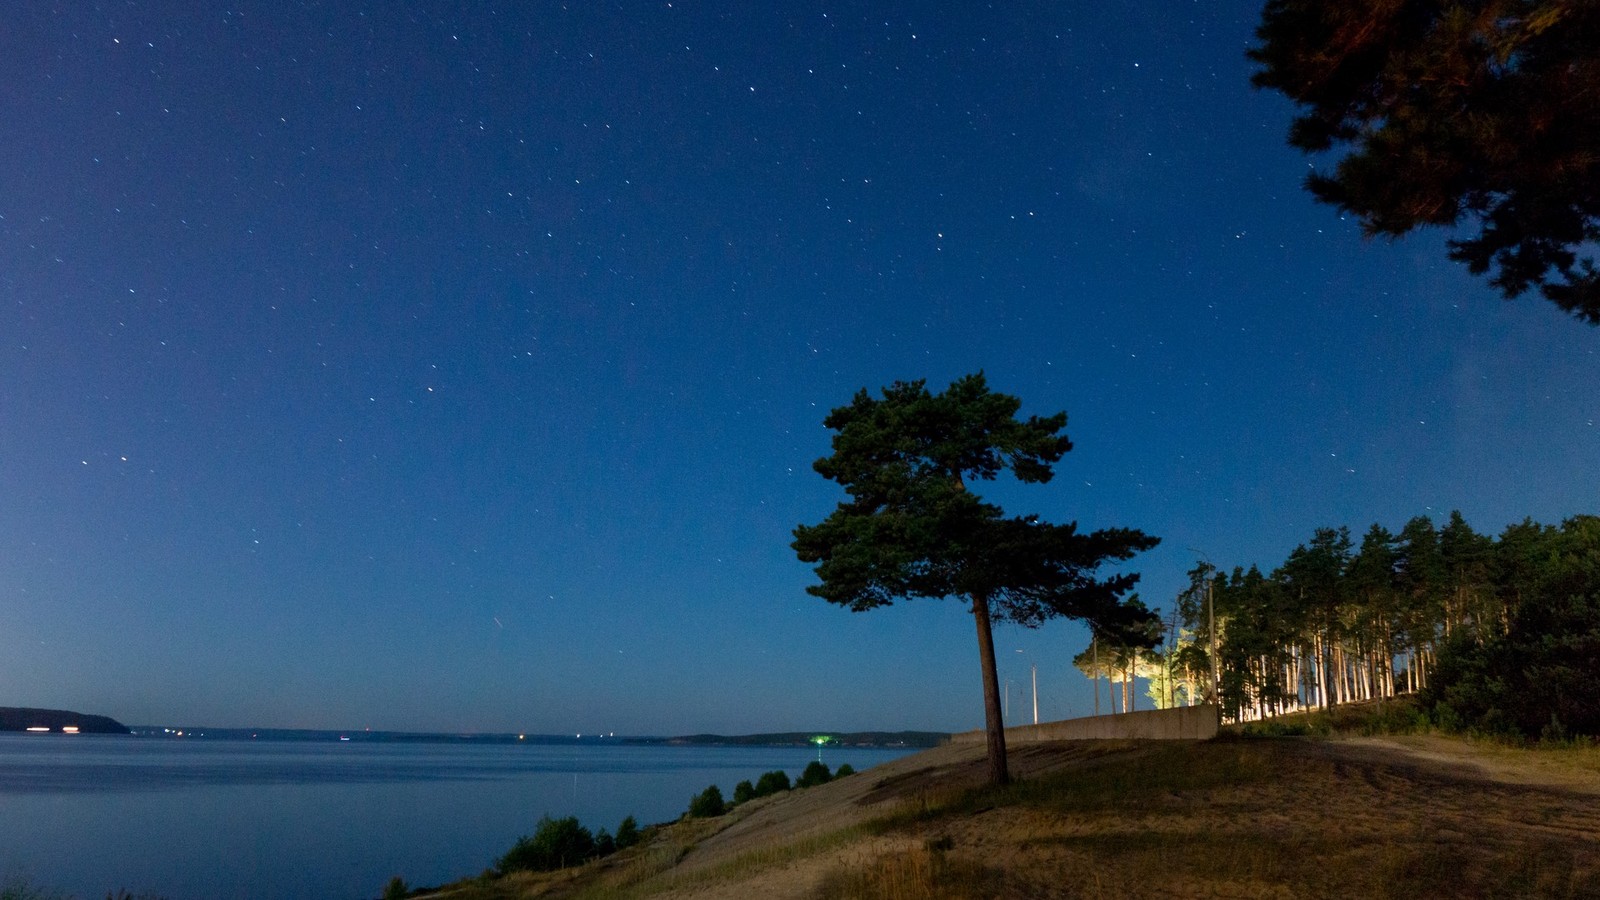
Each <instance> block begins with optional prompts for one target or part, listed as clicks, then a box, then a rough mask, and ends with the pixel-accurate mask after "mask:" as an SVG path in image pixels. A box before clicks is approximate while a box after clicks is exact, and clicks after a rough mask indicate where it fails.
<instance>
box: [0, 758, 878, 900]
mask: <svg viewBox="0 0 1600 900" xmlns="http://www.w3.org/2000/svg"><path fill="white" fill-rule="evenodd" d="M899 755H901V751H890V750H829V751H825V754H824V758H825V761H827V762H828V763H829V764H830V765H832V766H837V765H838V764H839V763H842V762H848V763H850V764H851V765H852V766H855V767H856V768H857V769H865V768H867V767H869V766H872V765H876V764H877V763H879V762H883V761H885V760H888V759H892V758H894V757H896V756H899ZM814 758H815V751H814V750H812V749H809V748H805V747H792V748H790V747H783V748H768V747H754V748H751V747H659V746H632V745H605V746H599V745H571V744H569V745H554V746H552V745H543V744H532V743H530V744H498V745H487V746H485V745H472V744H420V743H407V744H383V743H359V742H349V743H339V742H336V741H335V742H328V743H310V742H291V741H278V742H271V743H263V742H251V741H237V740H223V741H212V740H164V739H153V738H129V737H110V736H93V735H78V736H71V737H68V736H61V735H39V736H35V735H0V809H3V810H4V813H5V814H4V815H3V816H0V878H3V876H4V875H5V874H6V873H23V874H26V875H27V876H28V877H29V879H30V880H31V881H32V882H33V883H35V884H38V885H43V886H49V887H54V888H60V889H64V890H67V891H70V892H72V893H74V894H75V895H77V896H78V897H80V898H83V900H94V898H98V897H103V896H105V893H106V892H107V891H109V890H115V889H118V888H127V889H129V890H132V891H136V892H137V891H151V892H155V893H158V894H161V895H164V896H167V897H169V898H171V900H199V898H213V897H214V898H233V897H239V898H243V897H350V898H357V897H371V896H376V895H377V893H378V892H379V890H380V889H381V888H382V886H383V884H384V882H386V881H387V880H388V879H389V878H390V877H391V876H394V875H400V876H401V877H403V878H405V879H406V881H407V882H409V883H411V884H414V885H420V884H438V883H442V882H444V881H449V880H453V879H455V878H459V877H463V876H466V875H471V874H475V873H477V872H479V871H481V870H482V869H484V868H487V867H488V866H489V865H490V864H492V862H493V860H494V859H495V857H496V856H498V855H499V854H500V853H502V852H504V851H505V850H506V849H507V848H508V847H509V846H510V845H511V843H512V842H513V841H514V840H515V839H516V837H517V835H519V834H525V833H527V832H529V831H531V830H532V828H533V825H534V823H535V822H536V821H537V820H538V818H539V816H541V815H543V814H546V813H549V814H551V815H555V816H564V815H576V816H577V817H578V818H579V819H580V820H582V821H583V823H584V824H585V825H587V826H589V827H590V828H595V829H598V828H602V827H603V828H606V829H608V830H615V828H616V825H617V823H618V822H620V821H621V820H622V818H623V817H624V816H628V815H633V816H636V817H638V819H639V821H640V822H644V823H648V822H659V821H666V820H669V819H673V818H676V817H677V816H678V815H679V814H680V813H681V812H682V811H683V810H684V808H685V807H686V806H687V805H688V802H689V798H690V797H691V796H693V795H694V794H696V793H698V792H699V791H700V790H702V789H703V788H704V787H705V786H706V785H708V784H717V785H718V786H720V787H721V788H722V791H723V793H724V795H731V793H732V790H733V786H734V784H735V783H736V782H738V781H741V780H743V779H746V778H750V779H754V778H755V777H756V776H758V775H760V774H761V773H762V772H764V771H768V770H771V769H783V770H785V771H787V772H789V774H790V776H791V777H795V776H797V775H798V774H799V772H800V770H801V769H803V768H804V767H805V765H806V763H807V762H809V761H810V760H812V759H814Z"/></svg>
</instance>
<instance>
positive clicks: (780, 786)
mask: <svg viewBox="0 0 1600 900" xmlns="http://www.w3.org/2000/svg"><path fill="white" fill-rule="evenodd" d="M788 789H789V773H788V772H785V771H783V770H782V769H774V770H772V771H771V772H767V773H766V774H764V775H762V776H761V777H760V778H758V779H756V796H757V797H765V796H767V795H769V794H776V793H778V792H779V791H787V790H788Z"/></svg>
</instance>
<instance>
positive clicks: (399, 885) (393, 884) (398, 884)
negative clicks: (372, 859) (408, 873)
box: [383, 875, 411, 900]
mask: <svg viewBox="0 0 1600 900" xmlns="http://www.w3.org/2000/svg"><path fill="white" fill-rule="evenodd" d="M409 893H411V888H409V887H407V886H406V880H405V879H404V878H401V877H400V876H399V875H396V876H395V877H393V878H391V879H389V883H388V884H386V885H384V886H383V900H404V898H405V896H406V895H407V894H409Z"/></svg>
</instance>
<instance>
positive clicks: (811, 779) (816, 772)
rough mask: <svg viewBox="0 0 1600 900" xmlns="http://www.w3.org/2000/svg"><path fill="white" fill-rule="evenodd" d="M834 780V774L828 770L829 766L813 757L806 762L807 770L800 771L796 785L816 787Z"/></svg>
mask: <svg viewBox="0 0 1600 900" xmlns="http://www.w3.org/2000/svg"><path fill="white" fill-rule="evenodd" d="M831 780H833V774H832V773H831V772H829V771H828V766H827V764H826V763H824V762H823V761H822V760H820V759H813V760H812V761H811V762H809V763H807V764H806V770H805V771H804V772H801V773H800V780H799V781H796V782H795V783H794V786H795V787H802V788H808V787H814V786H816V785H819V784H827V783H828V782H829V781H831Z"/></svg>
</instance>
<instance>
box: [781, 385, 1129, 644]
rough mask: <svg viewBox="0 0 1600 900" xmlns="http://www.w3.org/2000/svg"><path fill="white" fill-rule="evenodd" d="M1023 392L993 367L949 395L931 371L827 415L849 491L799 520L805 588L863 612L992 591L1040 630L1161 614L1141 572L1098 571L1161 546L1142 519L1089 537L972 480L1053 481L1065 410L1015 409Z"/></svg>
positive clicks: (1117, 623)
mask: <svg viewBox="0 0 1600 900" xmlns="http://www.w3.org/2000/svg"><path fill="white" fill-rule="evenodd" d="M1020 407H1021V402H1020V401H1019V400H1017V399H1016V398H1015V397H1011V396H1008V395H1005V394H999V393H993V392H991V391H990V390H989V387H988V384H987V382H986V381H985V379H984V376H983V375H982V373H979V374H976V375H968V376H966V377H964V378H962V379H960V380H958V381H956V382H955V383H953V384H952V385H950V387H949V388H948V389H947V390H946V391H945V392H944V393H942V394H938V395H934V394H930V393H929V392H928V389H927V386H926V383H925V382H923V381H913V382H896V383H895V384H894V385H892V386H890V387H888V388H885V389H884V391H883V397H882V399H875V398H873V397H872V396H871V395H870V394H869V393H868V392H866V391H865V390H863V391H861V392H859V393H857V394H856V396H855V398H854V400H853V401H852V402H851V404H850V405H849V406H843V407H840V408H838V409H835V410H834V411H833V412H832V414H830V415H829V416H828V417H827V419H825V420H824V423H823V424H825V425H826V426H827V427H829V428H830V429H833V430H834V431H835V432H836V434H835V436H834V439H833V449H834V452H833V455H831V456H827V457H824V458H822V459H819V460H817V462H816V463H815V465H814V468H815V469H816V470H817V472H818V473H819V474H821V475H822V476H823V477H825V478H827V479H829V480H831V481H836V482H838V483H839V484H840V485H842V486H843V487H844V489H845V491H846V493H848V494H849V499H847V500H845V501H844V502H841V503H840V504H839V506H838V508H837V509H835V510H834V512H833V514H832V515H830V516H829V517H828V518H827V519H826V520H824V521H823V522H821V523H819V524H817V525H814V526H805V525H802V526H800V527H798V528H796V529H795V541H794V545H793V546H794V549H795V552H796V554H797V555H798V556H799V558H800V559H801V561H802V562H809V563H816V564H817V567H816V571H817V576H818V578H819V579H820V583H819V584H815V585H811V586H809V587H807V588H806V590H807V591H808V592H810V593H811V594H813V595H815V596H818V597H822V598H823V599H825V600H828V601H830V602H832V603H838V604H840V605H842V606H847V607H849V608H850V609H852V610H856V611H862V610H867V609H872V608H874V607H878V606H885V605H888V604H890V603H893V602H894V601H895V600H897V599H902V598H912V597H932V598H938V597H973V596H984V597H986V598H988V601H989V603H990V604H991V606H992V609H993V615H994V617H995V619H996V620H999V621H1011V622H1016V623H1019V624H1022V625H1028V626H1036V625H1038V624H1040V623H1041V622H1043V621H1044V620H1045V619H1048V618H1052V617H1055V616H1068V617H1072V618H1082V619H1088V620H1090V621H1092V622H1094V623H1096V624H1097V625H1099V626H1101V627H1103V628H1105V629H1108V630H1118V631H1121V630H1128V629H1131V628H1133V627H1134V626H1136V625H1137V624H1139V623H1138V622H1137V621H1136V620H1139V619H1141V618H1144V617H1150V616H1151V614H1150V613H1149V612H1148V611H1147V610H1146V611H1143V612H1142V613H1141V612H1140V611H1139V609H1140V608H1138V607H1131V606H1128V605H1126V604H1124V603H1123V602H1122V601H1121V598H1122V596H1123V595H1124V594H1125V593H1126V592H1127V591H1128V590H1129V589H1131V588H1132V587H1133V585H1134V584H1135V583H1136V582H1137V580H1138V576H1137V575H1132V574H1117V575H1111V576H1109V577H1105V578H1095V577H1094V570H1095V569H1096V568H1097V567H1099V566H1100V565H1101V564H1103V563H1106V562H1111V561H1122V560H1126V559H1129V558H1131V557H1132V556H1133V555H1134V554H1135V553H1137V552H1139V551H1141V550H1145V549H1149V548H1150V547H1153V546H1155V544H1156V543H1157V540H1158V539H1157V538H1152V537H1149V536H1147V535H1145V534H1143V533H1141V532H1138V531H1134V530H1132V529H1121V528H1115V529H1106V530H1101V531H1095V532H1092V533H1087V534H1086V533H1081V532H1080V531H1079V530H1078V527H1077V525H1076V523H1070V524H1066V525H1056V524H1051V523H1048V522H1044V521H1041V520H1040V519H1039V518H1038V517H1037V516H1014V517H1007V516H1006V515H1005V514H1004V513H1003V512H1002V510H1001V509H1000V508H999V507H998V506H996V505H994V504H992V503H987V502H985V501H984V500H983V499H982V498H980V497H979V496H978V495H977V494H976V493H975V492H974V491H972V490H970V489H969V485H970V484H971V483H972V482H974V481H985V480H992V479H994V478H995V477H996V476H997V475H999V474H1000V473H1001V471H1003V470H1007V469H1009V470H1010V471H1011V473H1012V474H1013V475H1015V476H1016V478H1017V479H1018V480H1019V481H1023V482H1032V483H1043V482H1047V481H1049V480H1050V478H1051V477H1052V476H1053V474H1054V473H1053V471H1052V469H1051V466H1052V465H1053V464H1054V463H1056V462H1057V461H1059V460H1060V459H1061V457H1062V455H1063V454H1065V453H1066V452H1067V451H1068V450H1070V449H1071V447H1072V443H1071V442H1070V441H1069V440H1068V439H1067V438H1066V436H1065V435H1062V434H1060V432H1061V430H1062V429H1063V428H1065V427H1066V420H1067V417H1066V414H1065V413H1058V414H1056V415H1054V416H1050V417H1047V418H1040V417H1038V416H1031V417H1029V418H1028V419H1027V420H1025V421H1021V420H1018V419H1017V418H1016V413H1017V410H1018V409H1019V408H1020Z"/></svg>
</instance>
